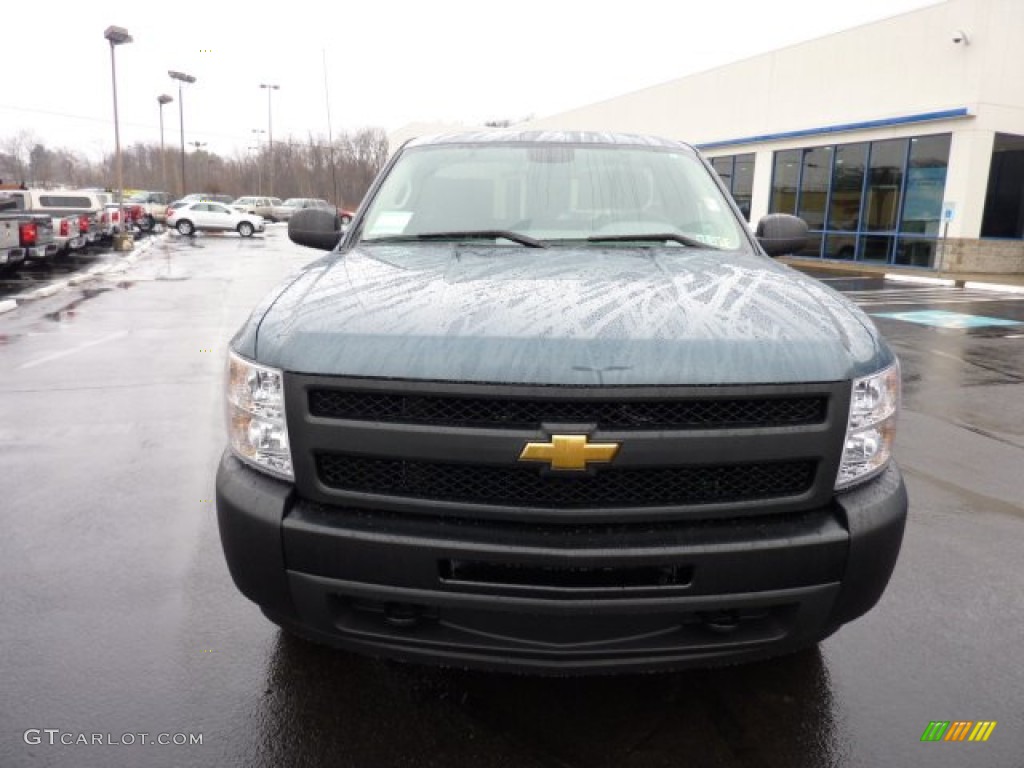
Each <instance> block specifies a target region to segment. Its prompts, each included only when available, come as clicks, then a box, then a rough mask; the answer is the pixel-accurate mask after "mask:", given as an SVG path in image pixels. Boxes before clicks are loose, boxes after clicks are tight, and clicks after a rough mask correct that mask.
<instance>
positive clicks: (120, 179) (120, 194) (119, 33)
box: [103, 27, 132, 250]
mask: <svg viewBox="0 0 1024 768" xmlns="http://www.w3.org/2000/svg"><path fill="white" fill-rule="evenodd" d="M103 37H104V38H106V40H107V41H108V42H109V43H110V79H111V82H112V83H113V86H114V152H115V154H116V156H117V205H118V211H119V219H118V220H119V221H120V222H121V227H122V231H121V232H120V233H119V234H121V235H122V237H121V238H120V239H119V241H118V245H120V248H119V250H125V246H126V245H130V244H131V241H132V237H131V234H130V233H128V232H127V231H126V229H127V228H125V227H124V167H123V166H122V164H121V128H120V125H119V124H118V120H117V64H116V61H115V56H114V48H116V47H117V46H119V45H124V44H125V43H130V42H132V36H131V35H129V34H128V30H127V29H125V28H124V27H107V28H106V29H105V30H104V31H103Z"/></svg>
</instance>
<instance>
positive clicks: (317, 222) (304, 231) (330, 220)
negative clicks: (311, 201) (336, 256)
mask: <svg viewBox="0 0 1024 768" xmlns="http://www.w3.org/2000/svg"><path fill="white" fill-rule="evenodd" d="M341 235H342V229H341V220H340V219H339V218H338V214H337V213H336V212H334V211H325V210H323V209H322V208H303V209H302V210H300V211H296V212H295V213H294V214H292V217H291V218H290V219H288V238H289V239H290V240H291V241H292V242H293V243H296V244H298V245H304V246H306V247H307V248H318V249H319V250H321V251H332V250H334V246H336V245H337V244H338V241H339V240H341Z"/></svg>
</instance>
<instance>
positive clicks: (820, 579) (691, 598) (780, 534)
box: [217, 453, 907, 674]
mask: <svg viewBox="0 0 1024 768" xmlns="http://www.w3.org/2000/svg"><path fill="white" fill-rule="evenodd" d="M217 514H218V522H219V527H220V534H221V542H222V545H223V548H224V553H225V556H226V558H227V562H228V567H229V570H230V572H231V575H232V578H233V579H234V581H235V584H236V585H237V586H238V588H239V590H241V592H242V593H243V594H245V595H246V596H247V597H248V598H250V599H251V600H253V601H254V602H256V603H257V604H258V605H259V606H260V607H261V608H262V609H263V611H264V613H266V614H267V615H268V617H270V618H271V619H273V620H274V621H275V622H277V623H278V624H280V625H282V626H284V627H285V628H287V629H290V630H292V631H295V632H297V633H299V634H302V635H305V636H307V637H310V638H312V639H315V640H319V641H321V642H324V643H327V644H331V645H335V646H339V647H344V648H350V649H353V650H357V651H362V652H366V653H373V654H378V655H384V656H389V657H393V658H400V659H406V660H414V661H424V662H433V663H442V664H447V665H452V666H463V667H466V666H471V667H482V668H491V669H504V670H511V671H527V672H539V673H559V674H561V673H572V672H621V671H632V670H648V669H653V668H680V667H686V666H709V665H713V664H717V663H734V662H739V661H745V660H753V659H756V658H762V657H766V656H772V655H777V654H781V653H787V652H790V651H794V650H797V649H799V648H802V647H806V646H808V645H811V644H813V643H814V642H816V641H817V640H819V639H821V638H822V637H825V636H827V635H828V634H830V633H831V632H833V631H835V630H836V629H837V628H838V627H839V626H841V625H842V624H844V623H846V622H848V621H851V620H852V619H855V618H856V617H858V616H860V615H861V614H863V613H864V612H866V611H868V610H869V609H870V608H871V607H872V606H874V605H875V603H876V602H877V601H878V599H879V598H880V596H881V594H882V592H883V590H884V589H885V586H886V584H887V583H888V581H889V577H890V575H891V574H892V570H893V567H894V566H895V562H896V557H897V555H898V553H899V549H900V544H901V541H902V537H903V530H904V526H905V523H906V514H907V496H906V491H905V489H904V485H903V480H902V477H901V476H900V473H899V471H898V470H897V469H896V468H895V466H892V467H890V468H889V469H888V470H887V471H886V472H885V473H884V474H882V475H881V476H880V477H878V478H876V479H875V480H873V481H871V482H869V483H867V484H865V485H864V486H862V487H860V488H857V489H855V490H852V491H849V492H847V493H844V494H841V495H838V496H836V497H835V499H834V501H833V503H832V504H831V505H830V506H829V507H828V508H825V509H820V510H813V511H811V512H809V513H802V514H799V515H789V516H784V517H780V518H767V519H758V518H754V519H751V518H747V519H744V520H738V521H737V520H733V521H723V522H721V523H701V524H693V523H690V524H686V525H680V526H674V525H652V526H649V527H646V528H640V527H638V526H590V527H586V528H574V529H571V531H566V532H563V531H564V529H562V528H559V527H557V526H518V525H503V524H500V523H473V522H469V521H462V522H459V521H443V520H439V519H438V518H424V519H419V518H416V517H415V516H411V515H404V516H399V515H392V514H389V513H383V512H369V511H365V510H364V511H357V510H346V509H340V508H325V507H321V506H317V505H313V504H309V503H306V502H303V501H301V500H299V499H297V498H296V496H295V494H294V491H293V489H292V486H291V485H290V484H288V483H284V482H281V481H278V480H274V479H271V478H269V477H266V476H264V475H262V474H261V473H259V472H257V471H255V470H253V469H251V468H249V467H247V466H246V465H244V464H243V463H242V462H240V461H238V460H237V459H236V458H234V457H233V456H231V455H230V454H228V453H225V455H224V457H223V458H222V460H221V464H220V468H219V471H218V474H217ZM609 572H611V573H613V576H612V580H611V581H608V582H607V583H606V581H605V579H604V576H606V575H607V574H608V573H609ZM623 579H625V583H627V584H628V586H626V587H622V586H621V584H622V583H623V581H622V580H623ZM616 580H618V581H616ZM612 584H618V586H612Z"/></svg>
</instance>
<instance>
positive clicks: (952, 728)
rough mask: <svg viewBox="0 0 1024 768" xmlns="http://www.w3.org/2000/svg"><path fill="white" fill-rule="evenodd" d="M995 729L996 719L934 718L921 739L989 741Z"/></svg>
mask: <svg viewBox="0 0 1024 768" xmlns="http://www.w3.org/2000/svg"><path fill="white" fill-rule="evenodd" d="M995 729H996V721H995V720H978V721H977V722H974V721H973V720H953V721H952V722H950V721H949V720H932V721H931V722H930V723H928V727H927V728H925V729H924V733H922V734H921V741H988V737H989V736H991V735H992V731H994V730H995Z"/></svg>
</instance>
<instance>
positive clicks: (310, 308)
mask: <svg viewBox="0 0 1024 768" xmlns="http://www.w3.org/2000/svg"><path fill="white" fill-rule="evenodd" d="M288 229H289V236H290V237H291V239H292V240H293V241H294V242H296V243H298V244H300V245H305V246H312V247H318V248H322V249H324V250H327V251H330V253H329V254H327V255H325V256H324V257H323V258H320V259H317V260H315V261H312V262H311V263H310V264H308V265H307V266H306V267H304V268H303V269H301V270H300V271H299V272H297V273H296V274H294V275H292V276H291V277H290V278H289V279H288V280H286V281H285V282H284V283H282V284H281V285H280V286H278V287H277V288H275V289H274V290H273V291H272V292H271V293H270V294H269V295H268V296H267V297H266V298H265V299H264V300H263V301H262V302H260V303H259V304H258V306H257V307H256V308H255V309H254V311H253V312H252V314H251V316H250V318H249V320H248V322H246V323H245V324H244V325H243V326H242V328H241V329H240V330H239V331H238V333H237V334H236V335H235V337H234V338H233V340H232V341H231V344H230V350H229V354H228V356H227V361H226V363H227V375H226V378H225V395H226V398H225V399H226V414H227V431H228V447H227V450H226V451H225V454H224V456H223V458H222V460H221V464H220V468H219V471H218V475H217V483H216V485H217V515H218V522H219V528H220V536H221V543H222V545H223V548H224V553H225V556H226V559H227V563H228V567H229V570H230V573H231V575H232V577H233V579H234V581H235V584H236V585H237V586H238V588H239V589H240V590H241V592H242V593H243V594H245V595H246V596H248V597H249V598H250V599H252V600H253V601H255V602H256V603H257V604H258V605H259V606H260V608H261V609H262V610H263V612H264V614H265V615H266V616H267V617H269V618H270V619H271V620H272V621H274V622H276V623H278V624H279V625H280V626H282V627H284V628H285V629H286V630H288V631H291V632H294V633H296V634H299V635H302V636H305V637H308V638H311V639H313V640H315V641H319V642H322V643H325V644H329V645H334V646H338V647H342V648H347V649H352V650H356V651H361V652H367V653H372V654H377V655H385V656H390V657H395V658H400V659H405V660H413V661H427V662H432V663H440V664H444V665H453V666H459V667H470V666H472V667H489V668H496V669H504V670H513V671H518V672H523V671H525V672H535V673H552V674H566V673H576V672H598V673H607V672H624V671H633V670H649V669H662V668H673V667H685V666H705V665H710V664H722V663H735V662H739V661H747V660H752V659H757V658H762V657H766V656H771V655H776V654H782V653H789V652H792V651H795V650H797V649H800V648H805V647H807V646H811V645H814V644H815V643H817V642H818V641H820V640H822V639H823V638H825V637H827V636H829V635H830V634H831V633H833V632H835V631H836V630H837V629H839V628H840V627H841V626H842V625H844V624H846V623H847V622H849V621H852V620H854V619H856V618H857V617H858V616H860V615H862V614H863V613H865V612H866V611H868V610H869V609H870V608H871V607H872V606H874V605H875V603H876V602H877V601H878V599H879V597H880V596H881V594H882V592H883V590H884V588H885V587H886V584H887V583H888V581H889V577H890V575H891V573H892V570H893V567H894V565H895V562H896V558H897V554H898V552H899V550H900V546H901V542H902V537H903V530H904V526H905V523H906V516H907V506H908V502H907V495H906V491H905V489H904V484H903V480H902V478H901V475H900V472H899V470H898V468H897V467H896V465H895V463H894V462H893V461H892V449H893V440H894V437H895V423H896V418H897V412H898V410H899V401H900V368H899V363H898V361H897V359H896V356H895V355H894V354H893V352H892V350H891V349H890V348H889V346H888V345H887V344H886V342H885V340H884V339H883V337H882V336H881V335H880V334H879V332H878V330H877V329H876V328H875V326H874V325H873V323H872V321H871V319H870V318H869V317H867V316H866V315H865V314H864V313H863V312H862V311H861V310H860V309H858V308H857V307H856V306H855V305H854V304H853V303H852V302H850V301H849V300H847V299H846V298H844V297H843V296H841V295H840V294H838V293H836V292H835V291H833V290H832V289H830V288H829V287H827V286H826V285H825V284H823V283H822V282H820V281H818V280H815V279H813V278H811V277H809V276H806V275H803V274H801V273H799V272H796V271H794V270H792V269H790V268H788V267H786V266H783V265H781V264H778V263H776V262H774V261H772V259H771V258H770V255H778V254H782V253H792V252H794V251H796V250H798V249H800V248H801V247H803V246H804V244H805V243H806V241H807V225H806V224H805V223H804V222H803V221H802V220H800V219H797V218H796V217H793V216H787V215H783V214H773V215H770V216H767V217H765V218H764V219H762V220H761V221H760V222H759V224H758V226H757V231H756V235H755V233H754V232H752V231H751V230H750V229H749V228H748V227H747V224H746V222H745V221H744V219H743V217H742V216H741V214H740V211H739V210H738V209H737V207H736V205H735V204H734V203H733V201H732V200H731V198H730V196H729V193H728V190H727V189H726V188H725V187H724V186H723V185H722V183H721V181H720V180H719V179H718V177H717V176H716V174H715V172H714V170H713V169H712V168H711V166H710V165H709V164H708V163H707V162H706V161H705V160H704V159H703V158H702V157H701V156H700V154H699V153H698V152H697V151H696V150H694V149H693V148H692V147H690V146H689V145H686V144H683V143H680V142H678V141H671V140H665V139H658V138H654V137H641V136H627V135H618V134H610V133H583V132H579V133H576V132H574V133H558V132H547V131H544V132H526V133H516V132H500V131H497V132H488V133H469V134H449V135H445V136H440V137H434V138H421V139H416V140H413V141H411V142H409V143H407V144H405V145H404V147H403V148H402V149H400V150H399V151H398V152H397V153H396V154H395V156H394V157H393V158H392V159H391V160H390V161H389V163H388V165H387V167H386V168H385V169H384V170H383V171H382V174H381V175H380V176H379V177H378V179H377V180H376V181H375V182H374V184H373V186H372V187H371V189H370V191H369V193H368V196H367V198H366V201H365V202H364V203H363V204H362V205H361V206H360V209H359V211H358V212H357V213H356V215H355V218H354V220H353V221H352V223H351V225H350V226H349V227H347V228H343V226H342V222H341V220H340V217H339V216H338V215H337V212H336V211H334V210H330V211H322V210H317V209H311V210H305V211H296V212H295V214H294V215H293V216H292V218H291V220H290V222H289V227H288ZM882 623H884V620H883V622H882ZM876 629H879V628H878V627H877V626H876ZM879 631H883V632H884V631H886V630H885V627H881V629H880V630H879Z"/></svg>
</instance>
